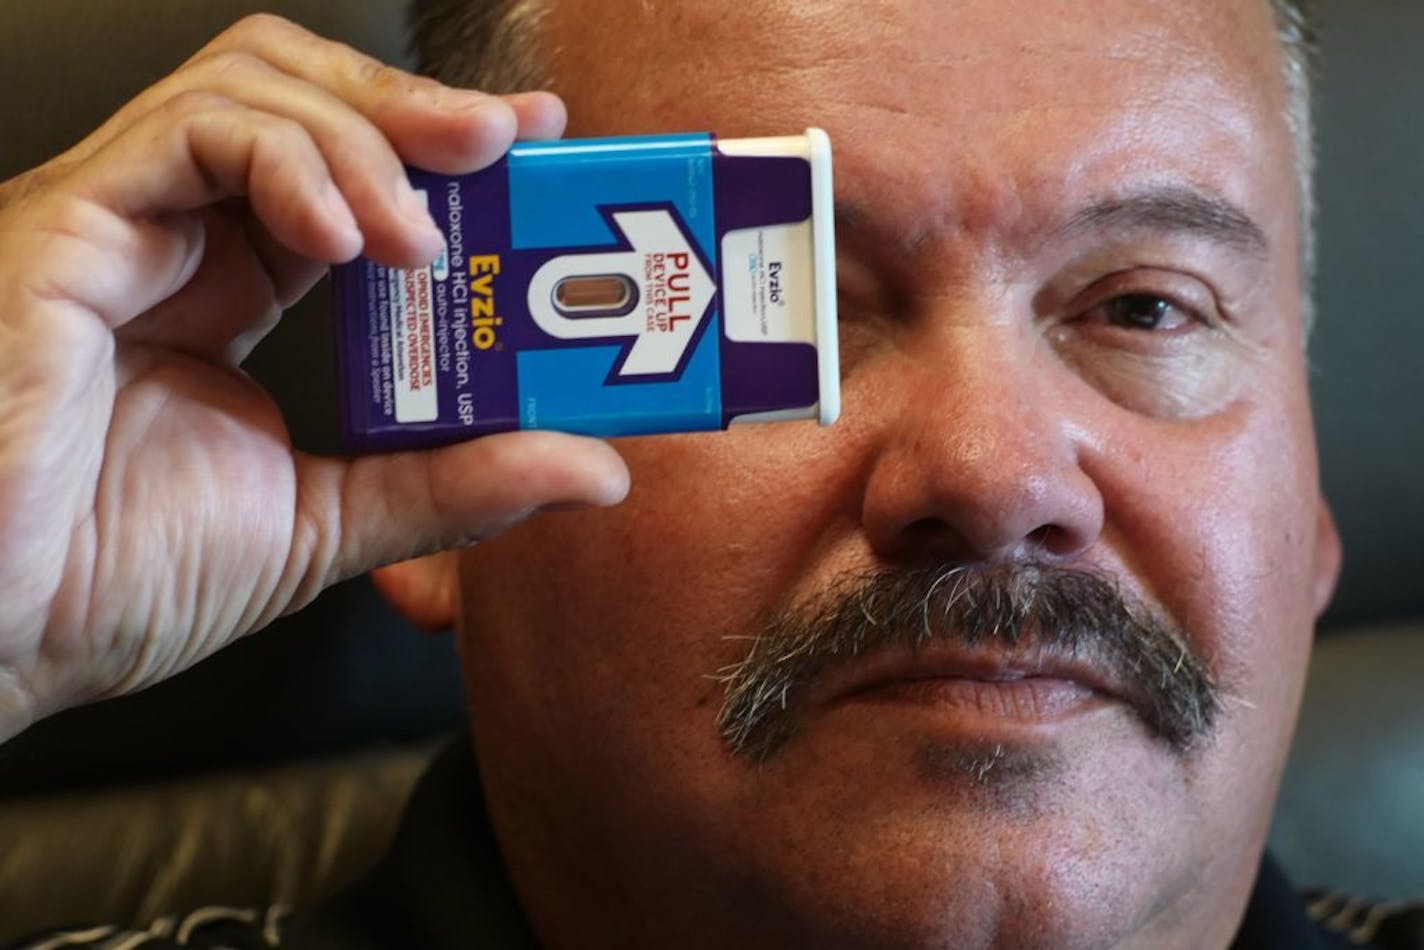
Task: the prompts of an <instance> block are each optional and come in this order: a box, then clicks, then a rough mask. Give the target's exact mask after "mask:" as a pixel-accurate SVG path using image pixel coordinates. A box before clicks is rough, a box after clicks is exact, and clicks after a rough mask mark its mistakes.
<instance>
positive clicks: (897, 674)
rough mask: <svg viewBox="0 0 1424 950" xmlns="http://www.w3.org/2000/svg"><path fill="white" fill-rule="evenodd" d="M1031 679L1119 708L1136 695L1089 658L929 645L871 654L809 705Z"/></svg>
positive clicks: (837, 675) (825, 685)
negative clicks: (933, 686) (905, 686)
mask: <svg viewBox="0 0 1424 950" xmlns="http://www.w3.org/2000/svg"><path fill="white" fill-rule="evenodd" d="M1034 678H1037V679H1054V680H1062V681H1065V682H1069V683H1075V684H1077V685H1079V686H1082V687H1084V688H1086V689H1090V690H1092V691H1093V692H1095V693H1098V694H1100V695H1102V696H1105V697H1108V698H1111V699H1116V700H1119V701H1122V702H1133V700H1134V699H1135V698H1136V695H1137V694H1136V691H1135V690H1133V689H1132V687H1131V684H1129V683H1127V682H1126V681H1124V680H1123V679H1122V678H1121V677H1119V676H1116V675H1114V674H1113V672H1112V671H1111V670H1109V669H1107V668H1106V667H1105V665H1104V664H1102V663H1095V662H1093V659H1092V657H1089V656H1082V655H1068V654H1064V653H1060V652H1055V651H1051V650H1045V649H1036V648H1030V649H1020V650H1006V649H1003V648H1002V647H1000V648H993V647H988V648H986V647H979V648H967V647H963V646H958V645H954V644H944V643H932V644H929V645H927V646H924V647H922V648H919V649H911V648H898V649H893V650H886V651H884V652H878V653H872V654H869V655H867V656H865V657H861V658H858V659H856V660H855V661H854V662H851V663H848V664H847V665H846V666H845V667H844V668H842V669H840V670H837V671H835V672H833V673H830V674H829V675H827V676H826V677H825V679H824V680H823V681H822V682H821V683H818V684H816V685H815V686H814V687H813V689H812V696H811V699H812V703H811V705H813V706H820V705H829V704H831V703H834V702H837V701H839V700H842V699H846V698H847V697H850V696H853V695H856V694H858V693H866V692H870V691H873V690H876V689H880V688H882V687H886V686H893V685H896V684H899V683H912V682H916V681H920V680H933V679H963V680H975V681H979V682H985V683H996V682H1013V681H1016V680H1026V679H1034Z"/></svg>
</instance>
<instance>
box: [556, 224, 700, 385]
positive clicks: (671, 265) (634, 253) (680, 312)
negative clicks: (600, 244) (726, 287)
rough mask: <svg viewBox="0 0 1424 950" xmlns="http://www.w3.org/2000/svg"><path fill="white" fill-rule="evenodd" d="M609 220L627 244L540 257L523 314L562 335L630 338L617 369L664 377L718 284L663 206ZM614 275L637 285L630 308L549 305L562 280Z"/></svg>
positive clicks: (681, 352)
mask: <svg viewBox="0 0 1424 950" xmlns="http://www.w3.org/2000/svg"><path fill="white" fill-rule="evenodd" d="M613 222H614V227H616V228H617V229H618V230H619V231H620V232H622V234H623V236H624V237H626V239H627V241H628V243H629V244H631V245H632V246H633V249H632V250H631V251H618V252H615V253H604V254H566V255H564V256H562V257H556V258H553V259H552V260H550V261H548V262H546V263H545V264H544V265H543V266H542V267H540V268H539V270H538V272H537V273H536V274H535V275H534V278H533V280H531V281H530V282H529V313H530V315H531V316H533V318H534V322H535V323H537V324H538V325H539V328H540V329H541V330H543V331H544V332H545V333H547V334H549V335H550V336H553V337H558V338H559V339H561V340H626V339H629V338H631V339H632V340H633V345H632V347H631V348H630V349H629V351H628V355H627V358H626V359H624V361H623V365H622V367H621V368H620V369H619V370H618V375H619V376H665V375H667V374H669V373H673V372H675V371H676V370H677V368H678V366H679V365H681V363H682V360H683V357H684V356H686V354H687V350H688V347H690V346H691V345H692V341H693V340H695V339H696V338H697V330H698V328H699V327H701V326H702V321H703V320H705V319H706V318H707V314H708V312H709V308H710V307H711V304H712V298H713V297H714V296H715V294H716V292H717V290H716V284H715V283H714V282H713V280H712V275H711V274H709V273H707V268H706V267H704V266H703V265H702V260H701V258H699V257H698V256H697V254H696V252H694V251H693V249H692V247H691V246H690V244H689V243H688V240H687V237H686V235H684V234H683V233H682V229H681V228H679V227H678V226H677V222H676V221H675V220H674V219H673V217H672V214H671V213H670V212H669V211H668V210H667V209H665V208H660V209H656V210H643V211H616V212H614V213H613ZM615 274H617V275H623V276H626V277H627V278H628V279H629V280H630V281H632V285H633V286H634V287H637V288H638V289H639V292H640V293H639V297H638V300H637V302H636V304H635V305H634V307H633V309H632V310H631V311H630V312H628V313H626V314H622V315H620V316H596V315H590V316H570V315H567V314H565V313H562V312H560V310H559V308H558V307H557V306H556V305H555V302H554V292H555V290H556V289H557V288H558V286H559V284H560V282H562V281H564V280H568V279H570V278H576V277H590V276H607V275H615Z"/></svg>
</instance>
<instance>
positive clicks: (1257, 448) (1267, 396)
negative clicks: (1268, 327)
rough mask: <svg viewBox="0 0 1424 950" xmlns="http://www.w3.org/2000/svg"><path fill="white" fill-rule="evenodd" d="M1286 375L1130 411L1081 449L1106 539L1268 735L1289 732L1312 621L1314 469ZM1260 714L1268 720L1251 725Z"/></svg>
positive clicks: (1303, 415)
mask: <svg viewBox="0 0 1424 950" xmlns="http://www.w3.org/2000/svg"><path fill="white" fill-rule="evenodd" d="M1298 392H1303V386H1301V384H1300V383H1299V381H1298V380H1286V379H1284V378H1273V377H1272V375H1271V374H1261V375H1260V377H1259V383H1258V385H1256V386H1253V387H1251V390H1250V391H1249V392H1248V393H1247V394H1246V395H1244V396H1243V397H1242V398H1241V399H1240V400H1238V401H1237V402H1235V403H1233V404H1232V405H1231V406H1229V407H1228V408H1226V409H1225V410H1224V411H1223V412H1221V413H1219V414H1217V415H1215V416H1213V417H1211V418H1209V419H1203V420H1198V421H1195V422H1187V423H1152V422H1147V421H1142V422H1140V423H1138V424H1136V425H1135V427H1134V430H1133V431H1132V432H1131V433H1123V434H1122V435H1123V436H1124V438H1123V444H1127V445H1131V446H1132V448H1131V449H1130V450H1125V451H1122V450H1120V451H1116V452H1111V453H1110V457H1109V456H1104V457H1103V458H1100V459H1098V460H1097V461H1095V462H1092V463H1085V467H1086V465H1088V464H1091V465H1093V467H1094V468H1095V469H1096V471H1094V472H1093V473H1092V474H1093V475H1094V478H1095V480H1096V481H1097V482H1098V484H1099V485H1100V487H1101V488H1102V491H1103V495H1104V500H1105V503H1106V505H1107V509H1108V511H1107V521H1108V525H1109V527H1108V531H1107V536H1106V537H1107V542H1108V545H1109V546H1110V547H1111V548H1112V551H1113V556H1114V557H1118V558H1120V559H1121V560H1122V561H1123V562H1124V563H1123V564H1122V565H1121V566H1122V567H1123V569H1124V570H1125V571H1126V572H1127V574H1128V575H1129V576H1133V577H1136V578H1137V579H1138V581H1139V582H1140V583H1142V584H1143V585H1144V587H1145V588H1146V593H1147V595H1148V596H1149V597H1150V598H1152V599H1154V600H1155V601H1157V602H1158V603H1160V604H1162V605H1163V606H1164V607H1165V608H1166V609H1167V610H1168V611H1169V612H1170V613H1171V614H1172V615H1173V616H1174V617H1175V618H1176V619H1177V620H1178V622H1180V623H1181V624H1182V625H1183V626H1184V627H1185V628H1186V630H1187V632H1188V634H1189V635H1190V637H1191V638H1192V640H1193V642H1194V643H1195V644H1196V646H1197V648H1198V649H1200V650H1202V651H1203V653H1204V654H1205V655H1206V656H1207V658H1208V660H1209V662H1210V663H1211V665H1212V667H1213V669H1214V670H1215V671H1216V673H1217V676H1218V678H1219V680H1220V681H1221V685H1222V686H1223V688H1224V689H1225V691H1226V692H1227V694H1228V695H1229V696H1230V697H1231V699H1230V700H1229V701H1228V710H1227V712H1228V720H1231V719H1233V716H1232V709H1231V708H1230V707H1231V706H1232V705H1233V703H1235V705H1237V706H1241V707H1244V708H1250V709H1254V710H1256V711H1257V712H1256V713H1255V714H1254V715H1253V719H1254V725H1253V726H1252V728H1253V729H1256V730H1259V731H1260V734H1261V736H1262V738H1263V739H1264V740H1266V742H1267V744H1269V743H1272V742H1277V741H1284V740H1283V737H1285V736H1287V735H1288V733H1289V728H1290V723H1291V721H1292V718H1293V715H1294V709H1295V704H1296V702H1297V701H1298V698H1299V690H1300V686H1301V683H1302V681H1303V678H1304V669H1305V662H1306V658H1307V654H1308V651H1309V647H1310V638H1311V631H1312V628H1313V608H1312V603H1313V600H1312V564H1313V557H1314V550H1315V548H1314V536H1313V532H1314V530H1315V525H1316V519H1315V510H1316V505H1317V499H1318V487H1317V485H1318V482H1317V475H1316V467H1315V456H1314V453H1313V450H1312V449H1311V446H1312V445H1313V437H1312V434H1311V430H1310V424H1309V415H1308V410H1307V408H1306V406H1305V403H1304V399H1303V397H1301V398H1299V399H1296V398H1295V397H1294V396H1289V395H1281V394H1293V393H1298ZM1263 722H1265V723H1270V724H1271V728H1269V729H1261V726H1262V724H1263Z"/></svg>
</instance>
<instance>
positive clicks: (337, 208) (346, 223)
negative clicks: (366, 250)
mask: <svg viewBox="0 0 1424 950" xmlns="http://www.w3.org/2000/svg"><path fill="white" fill-rule="evenodd" d="M321 206H322V208H323V210H325V212H326V221H327V224H329V225H331V226H332V227H333V228H336V229H337V230H339V231H341V232H342V237H344V238H348V239H353V238H354V239H355V240H357V241H359V240H360V239H361V229H360V227H359V226H358V225H357V224H356V216H355V215H354V214H352V213H351V206H350V205H348V204H347V203H346V199H345V198H344V197H342V194H341V192H340V191H339V190H337V187H336V183H335V182H333V181H331V180H330V179H327V181H326V183H325V184H324V185H322V188H321Z"/></svg>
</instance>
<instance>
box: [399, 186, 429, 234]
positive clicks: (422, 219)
mask: <svg viewBox="0 0 1424 950" xmlns="http://www.w3.org/2000/svg"><path fill="white" fill-rule="evenodd" d="M396 206H397V207H399V208H400V211H401V214H403V215H405V216H406V217H407V218H409V219H410V220H411V222H412V223H414V224H419V225H421V226H423V227H426V228H430V229H434V227H435V219H434V218H432V217H431V216H430V203H429V200H428V198H427V197H426V196H425V195H424V194H423V193H422V192H418V191H416V190H415V189H414V188H413V187H411V184H410V180H409V179H408V178H406V177H405V175H401V177H400V178H399V179H397V181H396Z"/></svg>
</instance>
